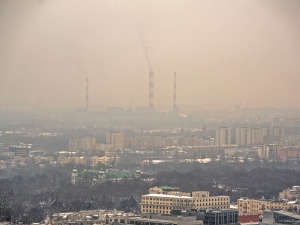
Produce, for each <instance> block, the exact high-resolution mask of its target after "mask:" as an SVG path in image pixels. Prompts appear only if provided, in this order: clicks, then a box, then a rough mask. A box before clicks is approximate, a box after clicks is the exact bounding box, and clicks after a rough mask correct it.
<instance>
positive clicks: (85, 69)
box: [0, 0, 300, 111]
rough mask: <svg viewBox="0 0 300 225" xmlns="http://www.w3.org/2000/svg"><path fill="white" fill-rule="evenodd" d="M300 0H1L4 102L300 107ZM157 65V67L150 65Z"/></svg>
mask: <svg viewBox="0 0 300 225" xmlns="http://www.w3.org/2000/svg"><path fill="white" fill-rule="evenodd" d="M299 21H300V2H299V1H297V0H291V1H279V0H275V1H258V0H243V1H238V0H230V1H221V0H214V1H213V0H211V1H178V0H172V1H127V0H125V1H96V0H90V1H79V0H72V1H68V0H51V1H43V0H39V1H33V0H28V1H16V0H9V1H5V0H1V1H0V40H1V41H0V102H1V107H2V108H6V107H7V108H18V107H28V108H31V107H33V108H45V107H46V108H52V107H53V108H62V109H74V108H79V107H84V106H85V97H86V96H85V88H86V87H85V85H86V83H85V80H86V78H87V77H89V81H90V82H89V105H90V109H91V110H94V111H95V110H101V109H103V108H105V107H109V106H132V107H135V106H147V105H148V72H149V70H151V69H153V71H154V107H156V106H157V105H170V107H171V105H172V98H173V73H174V71H176V72H177V103H178V105H183V104H187V105H196V106H204V107H224V106H231V107H232V106H233V105H234V104H236V103H239V102H242V103H243V104H244V105H248V106H255V107H256V106H259V107H261V106H276V107H299V106H300V99H299V97H298V96H299V94H300V89H299V87H298V84H299V82H300V76H299V74H300V63H299V61H300V42H299V38H300V24H299ZM150 67H152V68H150Z"/></svg>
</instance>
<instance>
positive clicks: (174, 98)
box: [173, 71, 177, 111]
mask: <svg viewBox="0 0 300 225" xmlns="http://www.w3.org/2000/svg"><path fill="white" fill-rule="evenodd" d="M176 110H177V106H176V71H175V72H174V93H173V111H176Z"/></svg>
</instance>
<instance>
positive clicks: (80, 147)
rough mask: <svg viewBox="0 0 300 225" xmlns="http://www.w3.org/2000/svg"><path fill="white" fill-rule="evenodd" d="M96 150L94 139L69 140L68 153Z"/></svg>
mask: <svg viewBox="0 0 300 225" xmlns="http://www.w3.org/2000/svg"><path fill="white" fill-rule="evenodd" d="M95 148H96V138H80V139H73V140H69V150H70V151H88V150H93V149H95Z"/></svg>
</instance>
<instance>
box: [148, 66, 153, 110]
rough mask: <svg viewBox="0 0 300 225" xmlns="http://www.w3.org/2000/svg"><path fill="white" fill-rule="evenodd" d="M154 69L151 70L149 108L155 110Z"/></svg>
mask: <svg viewBox="0 0 300 225" xmlns="http://www.w3.org/2000/svg"><path fill="white" fill-rule="evenodd" d="M153 76H154V75H153V71H149V109H151V110H153V96H154V94H153V86H154V85H153Z"/></svg>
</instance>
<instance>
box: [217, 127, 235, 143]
mask: <svg viewBox="0 0 300 225" xmlns="http://www.w3.org/2000/svg"><path fill="white" fill-rule="evenodd" d="M215 141H216V145H231V144H232V143H231V128H228V127H220V128H219V129H218V130H217V131H216V139H215Z"/></svg>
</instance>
